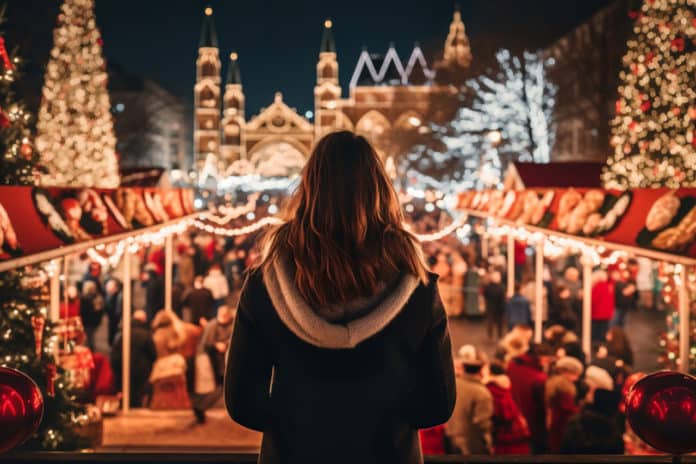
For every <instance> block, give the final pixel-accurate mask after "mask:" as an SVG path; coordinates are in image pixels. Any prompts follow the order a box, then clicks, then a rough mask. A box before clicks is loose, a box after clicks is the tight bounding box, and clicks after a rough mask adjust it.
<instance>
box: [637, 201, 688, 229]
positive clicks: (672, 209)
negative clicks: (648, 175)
mask: <svg viewBox="0 0 696 464" xmlns="http://www.w3.org/2000/svg"><path fill="white" fill-rule="evenodd" d="M680 204H681V201H680V200H679V198H678V197H677V196H676V195H675V194H674V192H668V193H666V194H665V195H663V196H661V197H660V198H658V199H657V201H655V203H653V205H652V208H650V211H649V212H648V217H647V218H645V228H646V229H648V230H649V231H650V232H655V231H658V230H660V229H663V228H665V227H667V226H668V225H669V223H670V222H672V219H674V216H675V215H676V214H677V211H679V206H680Z"/></svg>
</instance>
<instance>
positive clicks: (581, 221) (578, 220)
mask: <svg viewBox="0 0 696 464" xmlns="http://www.w3.org/2000/svg"><path fill="white" fill-rule="evenodd" d="M605 196H606V194H605V193H604V192H602V191H601V190H589V191H588V192H587V193H585V195H584V196H582V200H580V202H579V203H577V205H576V206H575V208H573V209H572V210H571V211H570V213H565V214H564V215H563V216H561V213H560V205H559V218H558V229H559V230H562V231H564V232H568V233H569V234H573V235H576V234H579V233H580V232H582V231H583V229H584V227H585V223H586V221H587V219H588V218H589V216H590V215H591V214H594V213H597V212H599V209H600V208H601V207H602V204H603V203H604V198H605ZM575 199H577V197H573V198H570V199H569V200H567V201H566V203H565V205H564V206H566V207H567V206H568V205H569V204H572V202H574V201H575ZM571 200H572V201H571ZM599 219H601V215H600V218H596V221H597V222H599ZM588 229H589V228H588Z"/></svg>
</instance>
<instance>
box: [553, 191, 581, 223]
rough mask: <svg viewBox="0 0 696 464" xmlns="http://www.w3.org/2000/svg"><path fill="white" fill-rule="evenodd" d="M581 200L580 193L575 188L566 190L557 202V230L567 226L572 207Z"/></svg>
mask: <svg viewBox="0 0 696 464" xmlns="http://www.w3.org/2000/svg"><path fill="white" fill-rule="evenodd" d="M581 201H582V194H581V193H580V192H578V191H577V190H575V189H572V188H571V189H569V190H566V191H565V192H564V193H563V195H561V199H560V200H559V202H558V213H557V222H558V229H559V230H566V229H567V228H568V219H570V213H571V211H573V209H574V208H575V207H576V206H577V205H578V204H579V203H580V202H581Z"/></svg>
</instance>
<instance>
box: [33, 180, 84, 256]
mask: <svg viewBox="0 0 696 464" xmlns="http://www.w3.org/2000/svg"><path fill="white" fill-rule="evenodd" d="M32 197H33V199H34V205H35V206H36V210H37V211H38V212H39V215H40V216H41V219H42V220H43V222H44V223H45V224H46V225H47V226H48V228H49V229H51V232H53V233H54V234H55V235H56V236H57V237H58V238H59V239H61V240H62V241H63V242H65V243H73V242H74V241H75V236H74V235H73V232H72V230H71V228H70V227H68V225H67V224H66V222H65V220H64V219H63V217H62V216H61V215H60V213H59V212H58V210H57V209H56V207H55V206H54V205H53V202H52V201H51V199H50V197H49V195H48V193H46V192H45V191H44V190H41V189H34V191H33V192H32Z"/></svg>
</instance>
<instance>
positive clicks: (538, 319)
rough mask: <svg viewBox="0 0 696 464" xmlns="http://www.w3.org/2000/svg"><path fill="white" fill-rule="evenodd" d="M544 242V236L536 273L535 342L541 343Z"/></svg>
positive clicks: (536, 258) (537, 258) (536, 256)
mask: <svg viewBox="0 0 696 464" xmlns="http://www.w3.org/2000/svg"><path fill="white" fill-rule="evenodd" d="M544 241H545V238H544V237H543V236H542V237H540V238H539V239H538V240H537V243H536V253H535V256H534V258H535V260H536V266H535V272H534V342H536V343H541V340H542V335H543V323H544V321H543V317H544Z"/></svg>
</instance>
